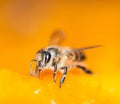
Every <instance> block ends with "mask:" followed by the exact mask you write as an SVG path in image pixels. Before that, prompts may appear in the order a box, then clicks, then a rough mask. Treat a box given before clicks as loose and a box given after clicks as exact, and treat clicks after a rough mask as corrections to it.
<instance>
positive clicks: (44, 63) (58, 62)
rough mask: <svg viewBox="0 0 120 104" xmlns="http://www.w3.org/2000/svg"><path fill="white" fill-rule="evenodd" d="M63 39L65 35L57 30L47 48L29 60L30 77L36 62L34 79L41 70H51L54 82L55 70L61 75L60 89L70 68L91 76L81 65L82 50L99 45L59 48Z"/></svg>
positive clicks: (82, 58) (83, 58)
mask: <svg viewBox="0 0 120 104" xmlns="http://www.w3.org/2000/svg"><path fill="white" fill-rule="evenodd" d="M64 39H65V34H64V32H63V31H59V30H58V31H55V32H54V33H53V34H52V35H51V38H50V42H49V46H48V47H45V48H43V49H40V50H38V51H37V53H36V59H33V60H31V62H30V75H33V71H32V63H33V62H34V61H35V62H36V68H35V72H34V74H35V76H36V77H38V75H40V72H41V71H42V70H43V69H52V70H53V81H54V82H56V72H57V70H61V72H62V74H63V75H62V77H61V79H60V83H59V87H60V88H61V86H62V84H63V83H64V81H65V78H66V75H67V72H68V70H69V69H71V68H74V67H77V68H79V69H81V70H83V71H84V72H85V73H87V74H92V71H91V70H88V68H87V67H86V66H85V65H84V64H83V61H84V60H85V59H86V56H85V54H84V53H83V50H87V49H91V48H97V47H100V45H97V46H91V47H84V48H77V49H76V48H70V47H62V46H59V44H60V43H61V42H62V41H63V40H64Z"/></svg>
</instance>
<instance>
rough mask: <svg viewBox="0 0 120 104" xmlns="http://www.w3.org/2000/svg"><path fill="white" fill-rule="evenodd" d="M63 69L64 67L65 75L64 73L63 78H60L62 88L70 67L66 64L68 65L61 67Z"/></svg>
mask: <svg viewBox="0 0 120 104" xmlns="http://www.w3.org/2000/svg"><path fill="white" fill-rule="evenodd" d="M61 69H63V70H64V72H63V75H62V77H61V79H60V88H61V85H62V84H63V83H64V81H65V78H66V74H67V70H68V67H67V66H66V67H63V68H61Z"/></svg>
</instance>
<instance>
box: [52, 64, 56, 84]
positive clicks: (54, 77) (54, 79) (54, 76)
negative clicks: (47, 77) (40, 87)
mask: <svg viewBox="0 0 120 104" xmlns="http://www.w3.org/2000/svg"><path fill="white" fill-rule="evenodd" d="M56 72H57V64H54V73H53V81H54V82H55V83H56Z"/></svg>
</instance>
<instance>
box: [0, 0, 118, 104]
mask: <svg viewBox="0 0 120 104" xmlns="http://www.w3.org/2000/svg"><path fill="white" fill-rule="evenodd" d="M0 7H1V8H0V48H1V51H0V103H1V104H3V103H35V104H43V103H46V104H61V103H62V104H63V103H65V104H66V103H69V104H107V103H108V104H117V103H118V104H119V103H120V101H119V98H120V95H119V93H120V90H119V88H120V86H119V80H120V77H119V72H120V70H119V69H120V66H119V59H120V55H119V53H120V45H119V44H120V35H119V34H120V31H119V30H120V29H119V26H120V3H119V2H117V1H114V2H113V1H109V2H108V1H87V0H86V1H84V2H83V1H77V0H75V1H69V2H68V1H67V0H66V1H59V0H58V1H41V0H40V1H37V0H34V1H32V0H16V1H13V0H6V1H0ZM56 29H62V30H64V31H65V32H66V35H67V39H66V40H65V42H64V44H63V45H64V46H70V47H75V48H79V47H84V46H92V45H103V47H101V48H97V49H93V50H88V51H86V55H87V60H86V62H85V63H86V64H87V66H88V67H89V68H90V69H91V70H92V71H93V72H94V75H91V76H90V75H86V74H85V73H83V72H81V71H80V70H78V69H72V70H70V71H69V73H68V75H67V78H66V81H65V83H64V85H63V86H62V89H59V87H58V84H59V83H58V82H59V78H60V76H61V74H60V73H58V76H57V84H56V85H55V84H54V83H53V81H52V72H51V71H49V70H48V71H44V72H43V73H42V74H43V75H42V76H43V79H42V80H40V79H36V78H34V77H30V76H29V62H30V60H31V59H33V58H34V57H35V53H36V51H37V50H38V49H40V48H43V47H45V46H47V45H48V42H49V37H50V35H51V34H52V32H54V31H55V30H56ZM36 90H38V92H39V93H38V94H35V91H36Z"/></svg>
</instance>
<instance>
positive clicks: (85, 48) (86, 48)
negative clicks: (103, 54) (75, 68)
mask: <svg viewBox="0 0 120 104" xmlns="http://www.w3.org/2000/svg"><path fill="white" fill-rule="evenodd" d="M102 46H103V45H96V46H90V47H84V48H80V49H79V50H80V51H81V50H88V49H92V48H98V47H102Z"/></svg>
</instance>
